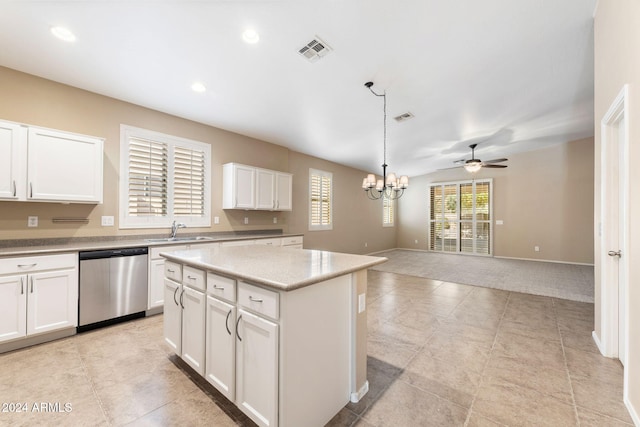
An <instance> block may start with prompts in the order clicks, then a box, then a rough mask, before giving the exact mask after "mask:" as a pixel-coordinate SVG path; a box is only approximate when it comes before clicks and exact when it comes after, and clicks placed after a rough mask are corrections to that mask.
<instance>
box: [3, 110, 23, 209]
mask: <svg viewBox="0 0 640 427" xmlns="http://www.w3.org/2000/svg"><path fill="white" fill-rule="evenodd" d="M25 135H26V131H25V128H23V127H22V126H20V125H18V124H14V123H7V122H0V153H2V156H0V199H9V200H19V199H24V184H25V181H26V176H25V174H24V172H25V171H26V169H25V168H24V162H25V158H24V155H23V151H24V150H25V149H26V145H25V141H26V138H25Z"/></svg>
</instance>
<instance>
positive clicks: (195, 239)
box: [144, 236, 215, 242]
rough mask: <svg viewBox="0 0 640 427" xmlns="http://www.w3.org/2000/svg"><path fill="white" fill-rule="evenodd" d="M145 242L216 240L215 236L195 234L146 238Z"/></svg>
mask: <svg viewBox="0 0 640 427" xmlns="http://www.w3.org/2000/svg"><path fill="white" fill-rule="evenodd" d="M144 240H145V242H195V241H199V240H215V239H214V238H213V237H207V236H193V237H161V238H158V239H144Z"/></svg>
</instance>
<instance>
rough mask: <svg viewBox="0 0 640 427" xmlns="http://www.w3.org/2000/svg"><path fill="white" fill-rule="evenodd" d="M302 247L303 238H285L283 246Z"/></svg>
mask: <svg viewBox="0 0 640 427" xmlns="http://www.w3.org/2000/svg"><path fill="white" fill-rule="evenodd" d="M292 245H302V236H293V237H283V238H282V246H292Z"/></svg>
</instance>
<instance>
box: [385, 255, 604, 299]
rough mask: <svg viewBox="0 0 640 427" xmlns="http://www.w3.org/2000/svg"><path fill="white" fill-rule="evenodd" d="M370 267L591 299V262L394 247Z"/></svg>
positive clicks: (551, 295) (475, 284)
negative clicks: (521, 258) (380, 261)
mask: <svg viewBox="0 0 640 427" xmlns="http://www.w3.org/2000/svg"><path fill="white" fill-rule="evenodd" d="M375 255H376V256H383V257H386V258H388V259H389V261H387V262H385V263H384V264H380V265H377V266H375V267H373V270H377V271H386V272H391V273H398V274H408V275H411V276H417V277H424V278H428V279H433V280H441V281H444V282H453V283H460V284H464V285H473V286H482V287H485V288H493V289H502V290H506V291H512V292H523V293H527V294H533V295H542V296H547V297H553V298H560V299H567V300H572V301H580V302H591V303H592V302H593V292H594V272H593V266H590V265H576V264H562V263H554V262H540V261H525V260H517V259H505V258H493V257H483V256H472V255H458V254H445V253H439V252H422V251H408V250H402V249H394V250H391V251H385V252H379V253H377V254H375Z"/></svg>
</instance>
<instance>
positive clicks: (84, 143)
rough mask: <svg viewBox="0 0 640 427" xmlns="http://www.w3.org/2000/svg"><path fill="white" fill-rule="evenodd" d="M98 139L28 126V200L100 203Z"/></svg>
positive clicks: (100, 142) (100, 152) (100, 171)
mask: <svg viewBox="0 0 640 427" xmlns="http://www.w3.org/2000/svg"><path fill="white" fill-rule="evenodd" d="M102 147H103V143H102V140H101V139H98V138H92V137H88V136H83V135H76V134H71V133H66V132H59V131H53V130H49V129H39V128H34V127H30V128H29V137H28V154H27V177H28V183H29V187H28V188H27V198H28V199H29V200H47V201H69V202H80V203H102Z"/></svg>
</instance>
